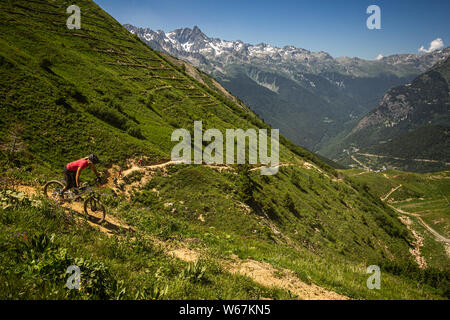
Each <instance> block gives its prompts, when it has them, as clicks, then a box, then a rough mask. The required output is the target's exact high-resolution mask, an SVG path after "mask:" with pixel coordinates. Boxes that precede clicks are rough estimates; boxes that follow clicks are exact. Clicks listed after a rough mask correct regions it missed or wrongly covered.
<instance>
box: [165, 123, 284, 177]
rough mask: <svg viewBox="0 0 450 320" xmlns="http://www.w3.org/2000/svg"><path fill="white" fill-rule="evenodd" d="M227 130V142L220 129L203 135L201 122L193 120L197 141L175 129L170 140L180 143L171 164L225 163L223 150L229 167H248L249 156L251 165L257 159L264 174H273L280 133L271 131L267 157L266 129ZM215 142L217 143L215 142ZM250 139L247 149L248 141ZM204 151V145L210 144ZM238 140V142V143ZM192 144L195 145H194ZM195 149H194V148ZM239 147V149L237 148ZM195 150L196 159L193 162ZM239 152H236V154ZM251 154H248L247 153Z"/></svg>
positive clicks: (175, 147) (276, 169)
mask: <svg viewBox="0 0 450 320" xmlns="http://www.w3.org/2000/svg"><path fill="white" fill-rule="evenodd" d="M258 131H259V132H258V133H257V132H256V130H255V129H248V130H246V131H244V130H242V129H226V130H225V136H226V143H225V144H224V139H223V135H222V132H221V131H220V130H218V129H208V130H206V131H205V132H204V133H203V127H202V121H194V140H193V141H192V139H191V133H190V132H189V131H188V130H187V129H176V130H174V131H173V133H172V137H171V141H180V140H181V141H180V142H179V143H177V144H176V145H175V146H174V147H173V149H172V153H171V158H172V161H177V162H180V163H187V164H191V163H194V164H202V163H203V162H205V163H206V164H223V163H224V148H225V161H226V164H235V163H237V164H245V163H246V154H248V163H250V164H257V163H258V160H259V162H260V163H261V164H262V165H265V166H267V167H263V168H261V169H260V170H261V174H262V175H274V174H276V173H277V172H278V167H279V148H280V147H279V131H278V129H271V135H270V156H269V155H268V137H267V130H266V129H259V130H258ZM213 139H214V141H212V140H213ZM247 139H248V150H247V148H246V145H247V143H246V141H247ZM210 141H212V142H211V143H209V144H208V145H207V146H206V147H205V148H203V142H210ZM236 141H237V143H235V142H236ZM192 142H193V143H192ZM192 146H193V148H192ZM235 146H236V148H235ZM192 149H194V150H193V155H194V160H193V161H192ZM235 151H236V152H235ZM247 151H248V152H247Z"/></svg>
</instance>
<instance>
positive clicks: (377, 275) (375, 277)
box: [366, 265, 381, 290]
mask: <svg viewBox="0 0 450 320" xmlns="http://www.w3.org/2000/svg"><path fill="white" fill-rule="evenodd" d="M366 273H373V274H372V275H371V276H370V277H369V278H367V282H366V285H367V288H368V289H370V290H372V289H380V288H381V271H380V267H379V266H377V265H371V266H368V267H367V270H366Z"/></svg>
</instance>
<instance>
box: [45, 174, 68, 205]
mask: <svg viewBox="0 0 450 320" xmlns="http://www.w3.org/2000/svg"><path fill="white" fill-rule="evenodd" d="M63 188H64V184H63V183H62V182H60V181H57V180H52V181H49V182H47V183H46V184H45V186H44V195H45V196H46V197H47V198H48V199H50V200H53V201H55V202H58V203H61V202H64V201H65V200H67V194H66V193H65V192H64V193H63V194H62V195H60V191H61V190H62V189H63Z"/></svg>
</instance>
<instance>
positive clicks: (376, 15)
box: [366, 4, 381, 30]
mask: <svg viewBox="0 0 450 320" xmlns="http://www.w3.org/2000/svg"><path fill="white" fill-rule="evenodd" d="M366 13H367V14H372V15H371V16H369V17H368V18H367V21H366V26H367V29H369V30H373V29H377V30H379V29H381V9H380V7H379V6H377V5H375V4H373V5H371V6H368V7H367V10H366Z"/></svg>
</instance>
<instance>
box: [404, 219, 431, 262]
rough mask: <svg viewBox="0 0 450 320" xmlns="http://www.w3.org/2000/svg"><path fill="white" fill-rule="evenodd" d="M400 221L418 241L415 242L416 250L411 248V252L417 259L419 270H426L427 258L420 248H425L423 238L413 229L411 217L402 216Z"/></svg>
mask: <svg viewBox="0 0 450 320" xmlns="http://www.w3.org/2000/svg"><path fill="white" fill-rule="evenodd" d="M399 219H400V221H401V222H402V223H403V224H404V225H405V226H406V228H408V230H409V231H411V233H412V234H413V236H414V238H415V239H416V241H414V242H413V246H414V248H409V252H410V253H411V254H412V255H413V256H414V257H415V258H416V262H417V264H418V265H419V268H421V269H425V268H426V267H427V262H426V261H425V258H424V257H423V256H422V255H421V254H420V247H423V238H422V237H421V236H420V235H419V234H418V233H417V232H416V231H415V230H414V229H412V228H411V224H412V221H411V219H410V218H409V217H405V216H400V217H399Z"/></svg>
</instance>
